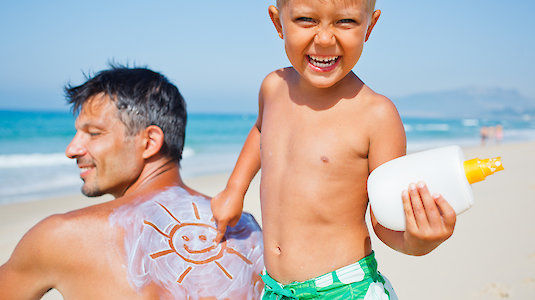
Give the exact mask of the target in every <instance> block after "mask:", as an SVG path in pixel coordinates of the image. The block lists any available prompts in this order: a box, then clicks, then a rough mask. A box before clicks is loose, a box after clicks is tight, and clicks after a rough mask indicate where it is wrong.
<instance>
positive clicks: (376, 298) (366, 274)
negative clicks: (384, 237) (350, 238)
mask: <svg viewBox="0 0 535 300" xmlns="http://www.w3.org/2000/svg"><path fill="white" fill-rule="evenodd" d="M263 273H264V274H262V275H261V276H262V280H263V281H264V283H265V287H264V291H263V292H262V299H263V300H271V299H274V300H285V299H363V300H394V299H395V300H397V299H398V298H397V296H396V294H395V293H394V289H393V288H392V286H391V285H390V282H388V280H387V279H386V278H385V277H383V276H382V275H381V273H379V271H377V261H376V260H375V254H374V253H373V252H372V253H371V254H370V255H368V256H366V257H364V258H363V259H361V260H359V261H358V262H356V263H354V264H351V265H349V266H345V267H342V268H340V269H338V270H335V271H332V272H330V273H327V274H325V275H321V276H319V277H317V278H314V279H310V280H307V281H304V282H294V283H290V284H286V285H282V284H280V283H278V282H277V281H275V280H274V279H273V278H271V277H270V276H269V275H268V274H267V272H266V271H265V270H264V272H263Z"/></svg>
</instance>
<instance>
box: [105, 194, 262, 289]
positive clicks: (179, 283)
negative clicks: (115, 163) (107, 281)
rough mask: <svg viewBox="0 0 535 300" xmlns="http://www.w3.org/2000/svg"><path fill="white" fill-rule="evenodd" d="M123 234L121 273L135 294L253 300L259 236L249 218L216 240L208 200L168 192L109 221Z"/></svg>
mask: <svg viewBox="0 0 535 300" xmlns="http://www.w3.org/2000/svg"><path fill="white" fill-rule="evenodd" d="M110 222H111V223H112V224H117V225H120V226H121V227H122V229H123V231H124V250H123V251H124V252H125V254H126V263H125V267H126V269H127V271H128V272H127V273H128V279H129V281H130V283H131V284H132V285H133V286H134V287H136V288H137V289H138V290H140V291H141V290H142V289H143V287H145V286H146V285H148V284H156V285H158V286H159V287H160V288H161V289H164V290H167V291H168V294H169V295H170V296H169V297H168V298H169V299H199V298H201V297H215V299H258V298H260V292H261V289H262V281H261V279H260V277H259V275H258V274H259V273H260V272H261V271H262V269H263V260H262V251H263V246H262V234H261V231H260V227H259V226H258V224H257V223H256V221H255V220H254V218H253V217H252V216H251V215H249V214H243V216H242V218H241V219H240V221H239V222H238V224H237V225H236V226H235V227H229V228H228V229H227V234H226V235H225V237H226V240H224V241H223V242H222V243H219V244H216V243H215V242H214V239H215V237H216V234H217V229H216V227H215V222H214V220H213V217H212V213H211V208H210V200H209V199H205V198H203V197H200V196H191V195H190V194H189V193H187V192H186V191H185V190H184V189H181V188H179V187H173V188H169V189H167V190H165V191H164V192H161V193H158V194H156V195H154V196H152V197H150V199H148V200H143V201H140V202H139V203H138V204H134V205H124V206H121V207H120V208H118V209H116V210H115V211H114V212H113V213H112V214H111V215H110Z"/></svg>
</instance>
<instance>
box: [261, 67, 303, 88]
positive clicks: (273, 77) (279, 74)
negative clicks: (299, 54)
mask: <svg viewBox="0 0 535 300" xmlns="http://www.w3.org/2000/svg"><path fill="white" fill-rule="evenodd" d="M296 75H298V74H297V71H295V69H294V68H293V67H286V68H281V69H277V70H275V71H272V72H271V73H269V74H267V75H266V77H265V78H264V81H263V82H262V86H263V87H264V86H267V87H271V86H272V85H280V84H283V83H285V82H288V80H290V79H292V77H294V76H296Z"/></svg>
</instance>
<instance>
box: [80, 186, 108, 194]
mask: <svg viewBox="0 0 535 300" xmlns="http://www.w3.org/2000/svg"><path fill="white" fill-rule="evenodd" d="M82 194H83V195H84V196H86V197H100V196H102V195H104V194H106V193H104V192H103V191H101V190H99V189H91V188H89V187H86V186H85V185H84V186H82Z"/></svg>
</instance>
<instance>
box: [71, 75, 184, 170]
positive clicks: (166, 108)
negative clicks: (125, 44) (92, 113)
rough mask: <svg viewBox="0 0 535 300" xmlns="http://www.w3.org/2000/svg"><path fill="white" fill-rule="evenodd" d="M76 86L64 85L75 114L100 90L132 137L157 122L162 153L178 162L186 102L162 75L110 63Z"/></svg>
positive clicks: (181, 144) (182, 142)
mask: <svg viewBox="0 0 535 300" xmlns="http://www.w3.org/2000/svg"><path fill="white" fill-rule="evenodd" d="M86 79H87V81H86V82H85V83H84V84H82V85H79V86H71V85H70V84H69V85H66V86H65V95H66V97H67V101H68V103H69V104H71V105H72V110H73V113H74V114H78V113H79V112H80V110H81V109H82V106H83V104H84V103H85V102H86V101H87V100H88V99H90V98H91V97H93V96H96V95H98V94H101V93H103V94H104V95H106V96H108V97H109V98H110V99H111V101H112V102H113V103H115V105H116V107H117V110H118V117H119V119H120V120H121V121H122V122H123V123H124V124H125V126H126V128H127V135H130V136H133V135H136V134H137V133H139V132H140V131H141V130H143V129H145V128H146V127H147V126H150V125H156V126H158V127H160V128H161V129H162V131H163V133H164V145H163V146H162V149H161V153H162V154H163V155H166V156H169V157H172V158H174V159H177V161H180V159H182V150H183V148H184V139H185V136H186V132H185V130H186V120H187V113H186V103H185V102H184V98H183V97H182V95H181V94H180V92H179V91H178V88H177V87H176V86H175V85H173V84H172V83H171V82H169V80H168V79H167V78H166V77H165V76H163V75H162V74H159V73H156V72H154V71H152V70H149V69H147V68H128V67H124V66H116V65H111V66H110V69H108V70H103V71H100V72H98V73H97V74H96V75H95V76H94V77H92V78H90V77H88V76H86Z"/></svg>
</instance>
